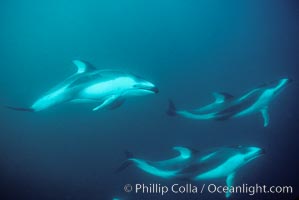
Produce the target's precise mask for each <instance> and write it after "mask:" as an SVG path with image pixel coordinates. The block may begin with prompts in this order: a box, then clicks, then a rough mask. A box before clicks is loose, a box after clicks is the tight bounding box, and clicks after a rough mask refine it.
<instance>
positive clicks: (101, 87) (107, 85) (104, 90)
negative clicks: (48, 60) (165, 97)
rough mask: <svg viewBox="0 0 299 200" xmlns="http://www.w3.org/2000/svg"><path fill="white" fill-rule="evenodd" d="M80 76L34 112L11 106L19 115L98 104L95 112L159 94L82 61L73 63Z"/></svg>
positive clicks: (143, 82) (122, 74)
mask: <svg viewBox="0 0 299 200" xmlns="http://www.w3.org/2000/svg"><path fill="white" fill-rule="evenodd" d="M73 63H74V65H75V66H76V67H77V72H76V73H75V74H73V75H72V76H70V77H68V78H67V79H65V80H64V81H63V82H62V83H60V84H58V85H57V86H56V87H54V88H52V89H51V90H49V91H48V92H47V93H46V94H45V95H43V96H42V97H40V98H39V99H37V100H36V101H35V102H34V103H33V105H32V106H31V107H30V108H17V107H11V106H7V107H8V108H10V109H14V110H19V111H29V112H37V111H41V110H45V109H48V108H50V107H52V106H55V105H58V104H62V103H66V102H77V103H96V104H97V105H96V107H94V108H93V111H96V110H99V109H102V108H108V109H114V108H117V107H119V106H120V105H122V104H123V103H124V101H125V99H126V97H129V96H141V95H147V94H154V93H158V88H157V87H156V86H155V85H154V84H152V83H151V82H149V81H146V80H144V79H143V78H140V77H138V76H136V75H133V74H129V73H125V72H121V71H116V70H98V69H96V68H95V67H94V66H93V65H91V64H90V63H88V62H85V61H82V60H73Z"/></svg>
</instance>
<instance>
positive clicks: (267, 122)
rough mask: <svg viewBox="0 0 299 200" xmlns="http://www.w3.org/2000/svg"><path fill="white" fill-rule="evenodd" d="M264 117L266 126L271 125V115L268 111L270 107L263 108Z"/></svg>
mask: <svg viewBox="0 0 299 200" xmlns="http://www.w3.org/2000/svg"><path fill="white" fill-rule="evenodd" d="M261 113H262V116H263V119H264V127H267V126H268V125H269V121H270V117H269V113H268V108H263V109H262V110H261Z"/></svg>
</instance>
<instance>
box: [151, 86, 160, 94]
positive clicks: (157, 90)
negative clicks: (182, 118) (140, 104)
mask: <svg viewBox="0 0 299 200" xmlns="http://www.w3.org/2000/svg"><path fill="white" fill-rule="evenodd" d="M150 90H151V91H153V92H154V93H156V94H157V93H159V89H158V88H157V87H152V88H151V89H150Z"/></svg>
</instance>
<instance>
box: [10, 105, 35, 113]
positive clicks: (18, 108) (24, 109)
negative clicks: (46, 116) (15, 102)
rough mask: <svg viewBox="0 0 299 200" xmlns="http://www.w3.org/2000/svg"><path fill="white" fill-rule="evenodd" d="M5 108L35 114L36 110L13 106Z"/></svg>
mask: <svg viewBox="0 0 299 200" xmlns="http://www.w3.org/2000/svg"><path fill="white" fill-rule="evenodd" d="M5 107H6V108H8V109H10V110H15V111H23V112H34V109H32V108H22V107H13V106H5Z"/></svg>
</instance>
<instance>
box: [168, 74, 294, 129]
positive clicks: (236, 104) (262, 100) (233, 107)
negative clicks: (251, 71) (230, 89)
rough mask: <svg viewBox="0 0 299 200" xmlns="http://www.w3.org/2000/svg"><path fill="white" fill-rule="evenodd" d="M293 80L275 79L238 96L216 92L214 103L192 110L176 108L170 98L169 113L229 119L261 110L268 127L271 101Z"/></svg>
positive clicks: (191, 116) (210, 118)
mask: <svg viewBox="0 0 299 200" xmlns="http://www.w3.org/2000/svg"><path fill="white" fill-rule="evenodd" d="M291 82H292V80H291V79H288V78H283V79H280V80H278V81H273V82H271V83H269V84H265V85H263V86H261V87H258V88H256V89H253V90H251V91H249V92H248V93H246V94H245V95H243V96H241V97H238V98H237V97H234V96H233V95H231V94H228V93H216V92H215V93H213V95H214V98H215V101H214V102H213V103H211V104H209V105H207V106H204V107H201V108H198V109H194V110H191V111H188V110H176V107H175V105H174V103H173V102H172V101H171V100H169V107H168V111H167V114H168V115H170V116H174V115H179V116H182V117H185V118H190V119H197V120H227V119H230V118H238V117H243V116H247V115H250V114H254V113H258V112H260V113H261V114H262V116H263V119H264V127H266V126H268V125H269V120H270V119H269V114H268V107H269V103H270V102H271V101H272V100H273V99H274V98H275V97H276V96H277V95H278V94H279V93H280V92H281V91H282V90H283V89H284V88H285V87H286V86H287V85H288V84H289V83H291Z"/></svg>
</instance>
